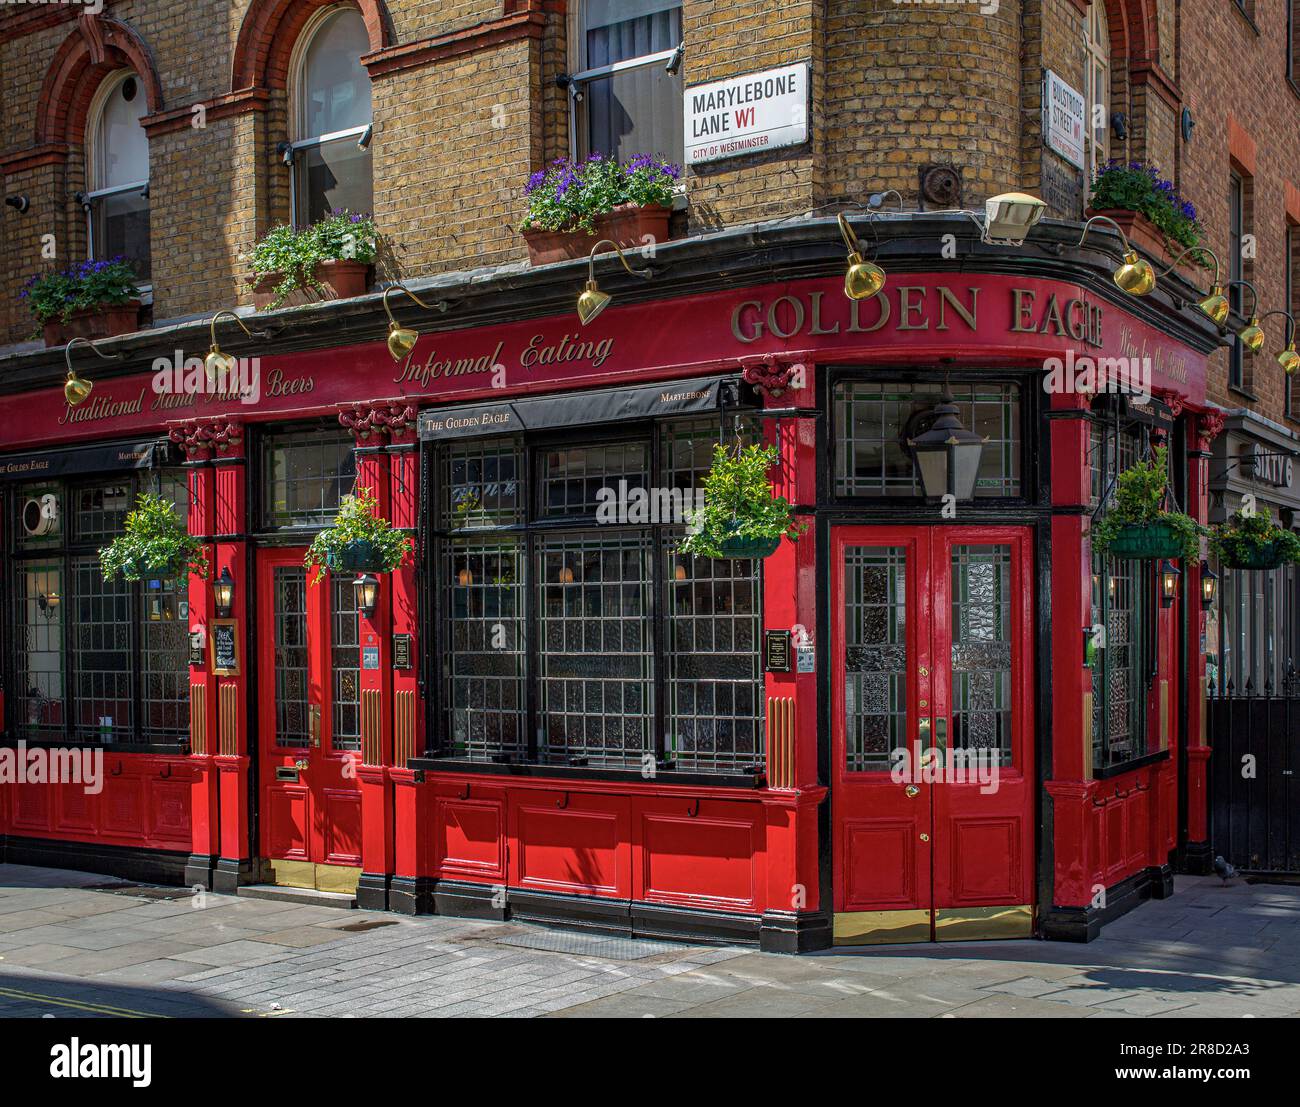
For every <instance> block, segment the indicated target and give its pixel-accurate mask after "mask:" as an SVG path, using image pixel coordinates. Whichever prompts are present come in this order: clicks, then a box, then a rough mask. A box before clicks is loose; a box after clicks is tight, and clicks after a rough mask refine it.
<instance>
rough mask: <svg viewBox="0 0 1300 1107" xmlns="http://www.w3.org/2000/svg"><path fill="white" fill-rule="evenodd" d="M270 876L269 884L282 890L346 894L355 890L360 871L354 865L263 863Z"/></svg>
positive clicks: (299, 862)
mask: <svg viewBox="0 0 1300 1107" xmlns="http://www.w3.org/2000/svg"><path fill="white" fill-rule="evenodd" d="M263 864H264V865H265V866H266V869H267V871H268V872H269V874H270V882H271V883H272V884H278V885H280V886H281V887H284V888H314V889H316V891H318V892H346V893H348V894H349V895H351V894H353V893H355V892H356V890H357V882H358V881H359V880H360V879H361V869H360V867H358V866H354V865H317V864H315V863H314V862H312V861H278V860H274V859H272V860H268V861H265V862H263Z"/></svg>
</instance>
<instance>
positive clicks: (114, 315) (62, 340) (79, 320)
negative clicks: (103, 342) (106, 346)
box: [41, 300, 140, 346]
mask: <svg viewBox="0 0 1300 1107" xmlns="http://www.w3.org/2000/svg"><path fill="white" fill-rule="evenodd" d="M139 329H140V301H139V300H131V301H130V302H129V303H125V304H101V305H100V306H99V307H93V308H86V309H84V310H82V311H74V312H73V313H72V314H71V315H70V316H68V318H67V320H66V321H65V320H61V319H51V320H50V321H49V322H47V323H45V324H44V325H43V326H42V328H41V333H42V334H43V336H44V338H45V345H46V346H66V345H67V344H68V343H69V342H70V341H72V339H74V338H88V339H91V340H94V339H99V338H116V337H117V336H118V335H120V334H131V333H132V332H133V331H137V330H139Z"/></svg>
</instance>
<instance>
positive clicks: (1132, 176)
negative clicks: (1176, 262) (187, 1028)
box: [1089, 161, 1205, 265]
mask: <svg viewBox="0 0 1300 1107" xmlns="http://www.w3.org/2000/svg"><path fill="white" fill-rule="evenodd" d="M1089 204H1090V205H1091V206H1092V208H1093V210H1094V211H1104V210H1105V209H1107V208H1121V209H1123V210H1124V211H1136V212H1141V213H1142V214H1143V215H1145V216H1146V217H1147V218H1148V219H1150V220H1151V222H1152V223H1153V224H1155V226H1156V228H1157V229H1158V230H1159V231H1160V233H1161V234H1163V235H1164V236H1165V238H1166V239H1167V240H1169V241H1170V242H1173V243H1174V244H1176V246H1177V248H1178V250H1179V252H1181V251H1182V250H1184V249H1187V248H1189V247H1191V246H1199V245H1201V241H1202V238H1203V237H1204V236H1203V234H1202V231H1201V225H1200V223H1199V222H1197V219H1196V207H1195V206H1194V205H1193V204H1192V202H1191V201H1190V200H1184V199H1183V198H1182V197H1181V196H1179V195H1178V193H1177V191H1175V189H1174V186H1173V183H1172V182H1171V181H1167V180H1165V179H1164V178H1163V177H1161V176H1160V173H1159V171H1158V170H1157V169H1156V167H1155V166H1153V165H1146V164H1145V163H1143V162H1140V161H1132V162H1128V163H1127V164H1126V163H1124V162H1122V161H1110V162H1107V163H1106V164H1105V165H1104V166H1103V167H1102V168H1101V170H1100V171H1099V172H1098V173H1097V176H1096V177H1094V178H1093V181H1092V191H1091V194H1090V196H1089ZM1166 245H1168V242H1167V243H1166ZM1189 260H1195V261H1196V264H1198V265H1204V264H1205V262H1204V261H1203V260H1201V258H1200V256H1199V255H1193V256H1192V259H1189Z"/></svg>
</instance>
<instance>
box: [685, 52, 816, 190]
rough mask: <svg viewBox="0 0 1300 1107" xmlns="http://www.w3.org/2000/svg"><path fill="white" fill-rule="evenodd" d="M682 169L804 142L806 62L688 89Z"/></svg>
mask: <svg viewBox="0 0 1300 1107" xmlns="http://www.w3.org/2000/svg"><path fill="white" fill-rule="evenodd" d="M685 114H686V127H685V132H686V164H687V165H699V164H701V163H702V162H706V161H718V160H720V159H722V158H734V157H739V156H740V155H741V154H752V153H756V152H758V151H760V150H773V149H776V148H777V147H780V146H798V145H799V144H800V143H801V142H807V141H808V63H807V62H798V63H796V64H795V65H787V66H783V67H781V68H780V69H769V70H767V71H766V72H765V73H750V74H748V75H746V76H744V77H731V78H728V79H727V80H725V81H714V82H713V83H712V84H707V85H696V86H695V87H694V88H688V89H687V90H686V104H685Z"/></svg>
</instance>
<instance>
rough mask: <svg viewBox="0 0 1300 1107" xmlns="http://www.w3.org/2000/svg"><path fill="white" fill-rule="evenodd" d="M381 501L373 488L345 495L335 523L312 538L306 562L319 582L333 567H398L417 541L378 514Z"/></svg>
mask: <svg viewBox="0 0 1300 1107" xmlns="http://www.w3.org/2000/svg"><path fill="white" fill-rule="evenodd" d="M378 507H379V501H378V500H377V499H376V498H375V494H374V492H373V491H372V490H371V489H369V488H363V489H361V490H360V491H359V492H358V493H357V494H356V495H354V496H344V497H343V500H342V502H341V503H340V504H339V513H338V516H337V517H336V518H335V520H334V523H333V525H332V526H330V527H328V528H326V529H325V530H323V531H321V532H320V533H319V534H317V535H316V537H315V538H314V539H312V544H311V545H310V546H309V547H308V548H307V556H306V557H304V558H303V564H304V565H305V566H306V567H307V568H308V569H310V570H314V573H313V575H312V583H313V584H317V583H319V582H320V580H321V578H322V577H323V576H324V575H325V573H326V572H329V571H337V570H342V569H344V568H345V567H346V568H347V569H348V571H352V572H363V571H369V572H372V573H390V572H392V571H393V570H394V569H396V568H398V567H399V566H400V565H401V564H402V563H403V562H404V561H405V560H406V557H407V554H408V553H409V552H410V550H411V547H412V545H413V543H412V540H411V538H410V536H409V535H407V534H405V533H403V532H402V531H400V530H397V529H395V528H394V527H393V524H392V523H390V522H389V521H388V520H387V519H384V518H382V517H381V516H379V515H378V514H376V512H377V510H378Z"/></svg>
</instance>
